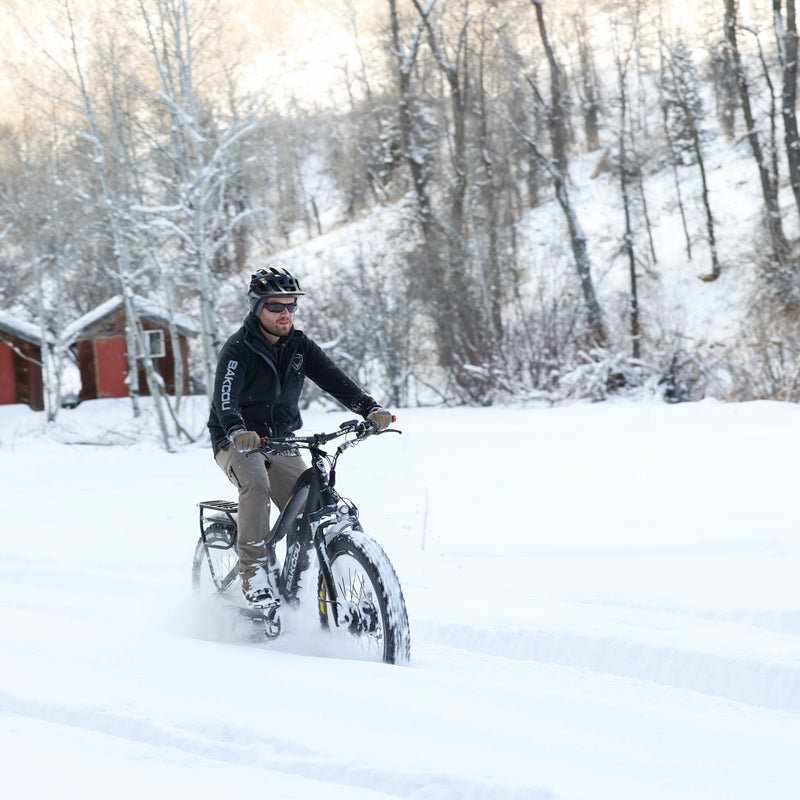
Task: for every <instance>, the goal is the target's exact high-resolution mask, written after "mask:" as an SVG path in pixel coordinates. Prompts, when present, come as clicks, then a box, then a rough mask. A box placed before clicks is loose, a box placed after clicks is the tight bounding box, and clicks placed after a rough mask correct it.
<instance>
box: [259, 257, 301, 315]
mask: <svg viewBox="0 0 800 800" xmlns="http://www.w3.org/2000/svg"><path fill="white" fill-rule="evenodd" d="M304 294H305V292H304V291H303V290H302V289H301V288H300V282H299V281H298V280H297V278H295V276H294V275H292V273H291V272H289V270H288V269H284V268H283V267H267V268H266V269H259V270H256V271H255V272H254V273H253V275H252V276H251V278H250V288H249V290H248V292H247V299H248V300H249V301H250V310H251V311H252V312H253V313H254V314H255V315H256V316H258V315H259V314H260V313H261V309H262V307H263V305H264V303H266V302H267V299H268V298H270V297H300V296H301V295H304Z"/></svg>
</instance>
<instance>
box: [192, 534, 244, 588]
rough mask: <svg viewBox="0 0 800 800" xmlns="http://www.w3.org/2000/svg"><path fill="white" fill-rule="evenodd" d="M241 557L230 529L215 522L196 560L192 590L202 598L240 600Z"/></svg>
mask: <svg viewBox="0 0 800 800" xmlns="http://www.w3.org/2000/svg"><path fill="white" fill-rule="evenodd" d="M240 585H241V582H240V581H239V556H238V554H237V552H236V545H235V543H234V538H233V534H232V530H231V528H230V526H228V525H225V524H222V523H214V524H212V525H210V526H209V527H208V528H206V530H205V540H204V539H203V537H202V536H201V537H200V539H199V540H198V542H197V547H195V551H194V558H193V559H192V588H193V589H194V591H195V593H196V594H197V595H198V596H199V597H201V598H205V597H238V596H239V595H240V594H241V589H240Z"/></svg>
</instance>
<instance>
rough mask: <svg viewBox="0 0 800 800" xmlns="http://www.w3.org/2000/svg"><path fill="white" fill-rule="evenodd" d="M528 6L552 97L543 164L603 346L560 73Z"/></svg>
mask: <svg viewBox="0 0 800 800" xmlns="http://www.w3.org/2000/svg"><path fill="white" fill-rule="evenodd" d="M531 3H532V4H533V7H534V8H535V9H536V20H537V23H538V26H539V35H540V37H541V39H542V44H543V46H544V49H545V53H546V54H547V62H548V64H549V67H550V91H551V96H550V106H549V114H548V128H549V132H550V146H551V149H552V153H553V158H552V162H551V163H548V162H547V161H546V160H545V161H544V163H545V164H546V165H547V166H548V167H549V170H550V175H551V177H552V179H553V183H554V185H555V191H556V197H557V198H558V202H559V204H560V205H561V208H562V210H563V211H564V215H565V217H566V219H567V227H568V228H569V237H570V242H571V244H572V252H573V255H574V258H575V266H576V268H577V271H578V279H579V280H580V285H581V291H582V292H583V300H584V303H585V305H586V312H587V323H588V325H589V329H590V331H591V334H592V337H593V339H594V340H595V342H596V343H597V344H599V345H603V344H605V342H606V332H605V327H604V325H603V315H602V312H601V310H600V303H599V301H598V299H597V294H596V293H595V290H594V282H593V281H592V272H591V262H590V259H589V251H588V249H587V246H586V235H585V234H584V232H583V229H582V228H581V225H580V222H579V221H578V216H577V214H576V212H575V208H574V206H573V204H572V200H571V198H570V196H569V190H568V189H567V150H566V145H567V136H566V126H565V125H564V117H563V113H564V108H563V106H564V97H563V94H562V91H561V79H560V71H559V68H558V64H557V63H556V58H555V54H554V53H553V49H552V47H551V46H550V41H549V39H548V37H547V28H546V26H545V22H544V14H543V12H542V0H531ZM529 144H531V145H532V146H533V147H535V143H534V142H529ZM537 150H538V148H537ZM542 160H543V159H542V158H540V161H542Z"/></svg>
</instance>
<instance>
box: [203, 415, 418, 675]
mask: <svg viewBox="0 0 800 800" xmlns="http://www.w3.org/2000/svg"><path fill="white" fill-rule="evenodd" d="M378 433H381V434H383V433H400V431H398V430H396V429H393V428H390V429H387V430H385V431H380V432H379V431H378V430H377V429H376V427H375V425H373V424H372V423H371V422H368V421H366V422H361V421H359V420H348V421H347V422H343V423H342V425H341V426H340V427H339V429H338V430H337V431H333V432H332V433H317V434H314V435H311V436H286V437H277V438H263V439H262V440H261V444H262V446H261V447H260V448H259V449H258V450H257V451H253V452H262V453H264V454H266V455H270V454H278V453H281V454H297V452H298V449H300V448H302V449H305V450H308V452H309V453H310V456H311V466H310V467H309V468H308V469H307V470H306V471H305V472H304V473H303V474H302V475H301V476H300V477H299V478H298V480H297V482H296V483H295V486H294V489H293V490H292V495H291V498H290V499H289V502H288V503H287V504H286V506H285V507H284V508H283V510H282V511H281V513H280V515H279V517H278V519H277V520H276V522H275V524H274V525H273V527H272V530H271V531H270V534H269V538H268V540H267V541H268V544H269V546H270V547H269V550H270V553H274V552H275V545H276V544H278V543H279V542H281V541H282V540H284V539H285V540H286V542H285V545H286V551H285V557H284V559H283V563H282V564H281V562H280V560H279V558H278V557H277V555H276V556H275V557H274V561H273V563H271V564H270V565H269V566H268V568H269V569H270V570H271V571H272V573H273V575H274V577H275V582H276V584H277V587H278V591H279V595H280V597H279V598H278V601H277V602H276V603H272V604H269V605H267V606H264V607H254V606H248V605H246V604H245V603H244V600H243V598H242V591H241V581H240V580H239V559H238V555H237V550H236V537H237V524H236V520H237V512H238V504H237V503H235V502H231V501H228V500H206V501H203V502H201V503H198V507H199V509H200V539H199V540H198V542H197V546H196V548H195V552H194V559H193V561H192V586H193V588H194V591H195V593H196V594H197V595H198V596H200V597H203V598H213V599H214V600H218V601H220V602H222V603H223V604H225V605H226V606H228V607H229V608H231V609H233V610H234V612H235V613H237V614H241V615H243V616H245V617H247V618H248V619H249V620H250V621H251V622H252V623H253V624H254V625H255V628H256V630H257V634H256V635H257V638H261V639H267V640H269V639H275V638H277V637H278V636H279V635H280V633H281V630H282V625H283V623H282V615H283V609H285V608H286V607H289V608H297V607H299V606H300V604H301V603H302V602H303V601H304V600H306V599H307V598H308V597H309V595H310V592H309V591H306V589H307V588H308V587H309V586H310V585H313V586H314V587H315V591H314V594H313V602H314V604H315V605H316V608H317V614H318V616H319V623H320V627H321V628H322V629H323V630H327V631H330V632H338V633H340V634H342V635H343V636H345V637H346V638H347V639H348V640H349V641H350V642H352V643H354V644H356V645H357V646H358V648H359V650H360V651H361V652H362V654H364V655H366V656H367V657H370V658H373V659H375V660H379V661H384V662H386V663H389V664H402V663H405V662H407V661H408V660H409V657H410V650H411V637H410V632H409V625H408V613H407V611H406V604H405V600H404V598H403V591H402V588H401V587H400V581H399V580H398V578H397V574H396V573H395V570H394V567H393V566H392V564H391V562H390V561H389V558H388V556H387V555H386V553H385V552H384V550H383V548H382V547H381V546H380V545H379V544H378V543H377V542H376V541H375V540H374V539H373V538H371V537H370V536H368V535H367V534H366V533H365V532H364V530H363V528H362V527H361V523H360V522H359V518H358V509H357V508H356V506H355V505H354V504H353V503H352V502H351V501H350V500H347V499H345V498H343V497H342V496H341V495H340V494H339V493H338V492H337V491H336V489H335V483H336V464H337V461H338V459H339V456H340V455H341V454H342V453H343V452H344V451H345V450H347V449H348V448H350V447H352V446H353V445H355V444H358V443H360V442H362V441H364V440H365V439H366V438H368V437H370V436H372V435H377V434H378ZM338 439H342V440H343V441H341V442H340V443H339V444H338V446H337V448H336V450H335V452H334V453H332V454H331V453H328V451H326V450H325V449H323V448H324V446H325V445H327V444H328V443H330V442H334V441H335V440H338ZM309 578H310V581H311V584H309ZM301 590H302V591H301ZM306 601H307V600H306Z"/></svg>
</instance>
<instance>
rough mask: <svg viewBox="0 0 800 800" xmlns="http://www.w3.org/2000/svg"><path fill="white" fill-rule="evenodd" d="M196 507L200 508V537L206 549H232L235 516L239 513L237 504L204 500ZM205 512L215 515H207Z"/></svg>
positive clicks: (226, 501) (234, 539)
mask: <svg viewBox="0 0 800 800" xmlns="http://www.w3.org/2000/svg"><path fill="white" fill-rule="evenodd" d="M197 505H198V507H199V508H200V536H201V538H202V539H203V542H204V543H205V545H206V547H216V548H221V549H227V548H229V547H233V546H234V544H235V543H236V518H235V514H236V513H237V512H238V511H239V504H238V503H235V502H233V501H231V500H204V501H203V502H202V503H198V504H197ZM207 511H211V512H217V513H212V514H207V513H206V512H207ZM209 534H210V535H209Z"/></svg>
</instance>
